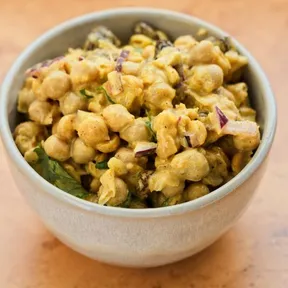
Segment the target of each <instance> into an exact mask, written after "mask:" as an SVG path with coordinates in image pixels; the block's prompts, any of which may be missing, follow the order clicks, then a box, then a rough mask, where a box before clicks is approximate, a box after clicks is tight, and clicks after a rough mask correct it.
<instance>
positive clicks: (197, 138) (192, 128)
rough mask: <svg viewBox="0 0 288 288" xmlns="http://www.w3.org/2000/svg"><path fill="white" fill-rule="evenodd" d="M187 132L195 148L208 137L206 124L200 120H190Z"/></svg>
mask: <svg viewBox="0 0 288 288" xmlns="http://www.w3.org/2000/svg"><path fill="white" fill-rule="evenodd" d="M186 133H187V134H186V135H187V136H186V137H188V138H189V142H190V145H191V146H192V147H193V148H195V147H198V146H201V145H203V144H204V143H205V140H206V138H207V130H206V128H205V125H204V124H203V123H202V122H201V121H199V120H193V121H190V122H189V125H188V129H187V132H186Z"/></svg>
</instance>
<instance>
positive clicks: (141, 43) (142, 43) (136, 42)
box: [130, 34, 152, 48]
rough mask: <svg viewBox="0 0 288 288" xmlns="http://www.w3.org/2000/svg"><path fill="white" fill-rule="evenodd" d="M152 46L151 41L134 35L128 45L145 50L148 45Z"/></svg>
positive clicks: (145, 37)
mask: <svg viewBox="0 0 288 288" xmlns="http://www.w3.org/2000/svg"><path fill="white" fill-rule="evenodd" d="M151 44H152V39H151V38H149V37H147V36H145V35H143V34H135V35H133V36H132V37H131V38H130V45H132V46H133V47H137V48H145V47H146V46H148V45H151Z"/></svg>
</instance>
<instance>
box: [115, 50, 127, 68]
mask: <svg viewBox="0 0 288 288" xmlns="http://www.w3.org/2000/svg"><path fill="white" fill-rule="evenodd" d="M129 53H130V51H128V50H122V51H121V53H120V56H119V57H118V59H117V62H116V67H115V70H116V71H117V72H121V71H122V63H123V62H124V61H125V60H126V59H127V58H128V55H129Z"/></svg>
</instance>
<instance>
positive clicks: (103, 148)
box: [96, 134, 120, 153]
mask: <svg viewBox="0 0 288 288" xmlns="http://www.w3.org/2000/svg"><path fill="white" fill-rule="evenodd" d="M119 146H120V138H119V136H118V135H117V134H113V135H112V136H111V137H110V140H107V141H104V142H101V143H99V144H97V145H96V148H97V150H99V151H100V152H102V153H111V152H114V151H115V150H117V149H118V147H119Z"/></svg>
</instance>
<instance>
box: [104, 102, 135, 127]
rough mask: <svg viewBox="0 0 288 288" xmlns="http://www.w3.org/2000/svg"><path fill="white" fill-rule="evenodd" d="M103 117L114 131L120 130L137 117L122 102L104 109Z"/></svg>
mask: <svg viewBox="0 0 288 288" xmlns="http://www.w3.org/2000/svg"><path fill="white" fill-rule="evenodd" d="M103 117H104V120H105V122H106V123H107V125H108V127H109V128H110V129H111V130H112V131H113V132H120V131H121V130H122V129H124V128H125V127H126V126H127V125H129V124H131V123H133V121H134V119H135V117H134V116H133V115H132V114H130V113H129V112H128V110H127V109H126V108H125V107H124V106H123V105H120V104H114V105H109V106H108V107H106V108H105V109H104V110H103Z"/></svg>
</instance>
